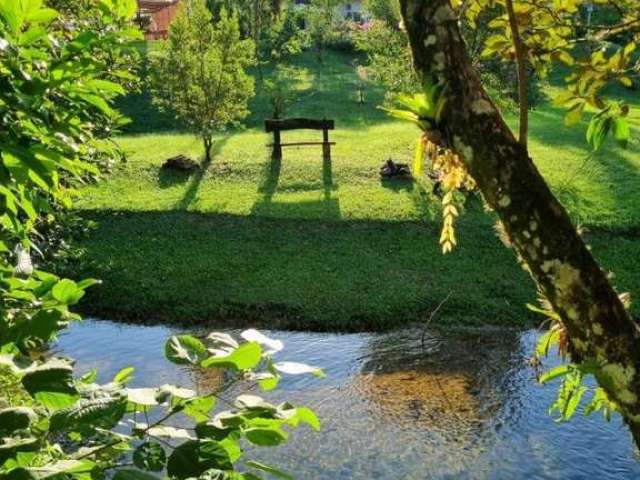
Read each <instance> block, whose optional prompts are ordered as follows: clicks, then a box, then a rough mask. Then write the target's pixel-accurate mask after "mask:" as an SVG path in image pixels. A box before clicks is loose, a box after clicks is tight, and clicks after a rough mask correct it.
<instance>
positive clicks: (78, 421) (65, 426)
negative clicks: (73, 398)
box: [50, 397, 127, 431]
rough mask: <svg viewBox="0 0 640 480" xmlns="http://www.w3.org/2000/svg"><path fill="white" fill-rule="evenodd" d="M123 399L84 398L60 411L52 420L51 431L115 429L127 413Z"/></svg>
mask: <svg viewBox="0 0 640 480" xmlns="http://www.w3.org/2000/svg"><path fill="white" fill-rule="evenodd" d="M126 408H127V403H126V401H125V399H124V398H122V397H98V398H90V399H89V398H83V399H80V400H78V401H77V402H76V403H75V404H73V405H72V406H70V407H67V408H64V409H61V410H58V411H57V412H55V413H54V414H53V415H52V416H51V418H50V430H51V431H61V430H70V429H75V428H82V427H88V426H91V427H94V428H95V427H100V428H103V429H106V430H110V429H112V428H114V427H115V426H116V425H117V424H118V422H119V421H120V420H121V419H122V417H123V416H124V414H125V412H126Z"/></svg>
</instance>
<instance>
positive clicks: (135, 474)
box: [113, 468, 159, 480]
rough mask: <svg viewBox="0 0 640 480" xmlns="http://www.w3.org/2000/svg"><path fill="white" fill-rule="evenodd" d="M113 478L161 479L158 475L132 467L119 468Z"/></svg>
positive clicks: (120, 479) (123, 479) (114, 479)
mask: <svg viewBox="0 0 640 480" xmlns="http://www.w3.org/2000/svg"><path fill="white" fill-rule="evenodd" d="M113 480H159V479H158V477H156V476H155V475H152V474H150V473H146V472H141V471H139V470H134V469H132V468H125V469H123V470H118V471H117V472H116V474H115V475H114V476H113Z"/></svg>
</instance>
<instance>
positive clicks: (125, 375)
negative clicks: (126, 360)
mask: <svg viewBox="0 0 640 480" xmlns="http://www.w3.org/2000/svg"><path fill="white" fill-rule="evenodd" d="M134 371H135V368H133V367H125V368H123V369H122V370H120V371H119V372H118V373H116V375H115V376H114V377H113V382H114V383H119V384H121V385H126V384H127V383H129V382H130V381H131V380H133V372H134Z"/></svg>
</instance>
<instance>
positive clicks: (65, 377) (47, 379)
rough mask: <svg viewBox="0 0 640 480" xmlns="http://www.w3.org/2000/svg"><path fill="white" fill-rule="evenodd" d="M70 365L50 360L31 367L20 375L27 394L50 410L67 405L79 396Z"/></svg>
mask: <svg viewBox="0 0 640 480" xmlns="http://www.w3.org/2000/svg"><path fill="white" fill-rule="evenodd" d="M72 374H73V369H72V367H71V366H70V365H69V364H68V363H66V362H62V361H60V360H50V361H48V362H47V363H45V364H43V365H39V366H37V367H35V368H32V369H31V370H30V371H28V372H27V373H26V374H25V375H24V376H23V377H22V385H23V386H24V388H25V390H26V391H27V392H29V394H30V395H31V396H32V397H34V398H35V399H36V400H38V401H39V402H40V403H42V405H44V406H45V407H46V408H48V409H50V410H58V409H61V408H65V407H68V406H70V405H72V404H73V403H75V402H76V400H78V399H79V398H80V397H79V395H78V391H77V390H76V388H75V386H74V385H73V376H72Z"/></svg>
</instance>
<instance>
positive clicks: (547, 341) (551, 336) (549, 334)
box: [536, 328, 560, 357]
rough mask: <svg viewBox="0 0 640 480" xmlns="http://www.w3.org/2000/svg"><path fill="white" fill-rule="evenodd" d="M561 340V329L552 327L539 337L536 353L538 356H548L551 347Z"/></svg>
mask: <svg viewBox="0 0 640 480" xmlns="http://www.w3.org/2000/svg"><path fill="white" fill-rule="evenodd" d="M559 341H560V330H559V329H557V328H552V329H549V330H547V331H546V332H545V333H544V334H543V335H542V336H541V337H540V338H539V339H538V343H537V344H536V355H538V357H546V356H547V355H548V354H549V349H550V348H551V347H552V346H553V345H556V344H557V343H558V342H559Z"/></svg>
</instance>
